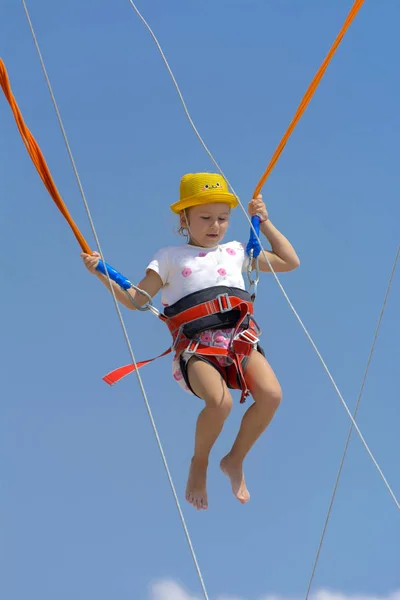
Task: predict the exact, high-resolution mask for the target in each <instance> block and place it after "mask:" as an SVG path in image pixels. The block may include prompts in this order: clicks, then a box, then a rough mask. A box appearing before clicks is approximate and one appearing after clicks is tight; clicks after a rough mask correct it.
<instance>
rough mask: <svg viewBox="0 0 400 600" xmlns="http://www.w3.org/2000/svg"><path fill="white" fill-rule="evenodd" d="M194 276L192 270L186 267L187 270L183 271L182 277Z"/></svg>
mask: <svg viewBox="0 0 400 600" xmlns="http://www.w3.org/2000/svg"><path fill="white" fill-rule="evenodd" d="M191 274H192V269H189V267H186V268H185V269H183V271H182V275H183V277H190V276H191Z"/></svg>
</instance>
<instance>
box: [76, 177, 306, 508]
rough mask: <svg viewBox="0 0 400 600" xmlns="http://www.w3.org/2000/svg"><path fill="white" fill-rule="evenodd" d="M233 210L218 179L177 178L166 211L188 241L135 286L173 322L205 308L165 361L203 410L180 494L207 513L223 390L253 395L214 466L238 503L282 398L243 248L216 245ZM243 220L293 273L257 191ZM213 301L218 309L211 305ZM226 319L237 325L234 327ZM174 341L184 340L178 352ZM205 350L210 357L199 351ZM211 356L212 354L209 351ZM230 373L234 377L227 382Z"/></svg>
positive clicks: (272, 258)
mask: <svg viewBox="0 0 400 600" xmlns="http://www.w3.org/2000/svg"><path fill="white" fill-rule="evenodd" d="M237 204H238V202H237V199H236V197H235V196H234V195H233V194H231V193H229V190H228V186H227V183H226V181H225V180H224V179H223V177H222V176H221V175H218V174H211V173H196V174H188V175H185V176H184V177H183V178H182V180H181V185H180V199H179V201H178V202H176V203H175V204H173V205H172V206H171V209H172V211H173V212H174V213H177V214H179V215H180V230H179V232H180V233H181V234H182V235H186V237H187V240H188V241H187V243H186V244H182V245H179V246H169V247H167V248H162V249H161V250H159V251H158V252H157V253H156V254H155V255H154V257H153V260H152V261H151V262H150V264H149V265H148V267H147V270H146V274H145V277H144V279H142V281H141V282H140V283H139V284H138V287H139V288H140V289H142V290H145V291H146V292H147V293H148V294H149V295H150V296H151V297H154V296H155V295H156V294H157V293H158V292H159V291H160V290H162V303H163V305H164V307H165V310H164V314H165V315H167V316H169V317H171V319H174V318H175V315H177V314H178V315H179V314H181V315H182V314H183V311H185V310H186V309H188V308H190V307H193V305H195V304H198V303H201V304H202V306H203V307H204V306H205V307H206V308H207V311H208V312H213V314H210V315H207V316H206V317H204V315H203V318H202V319H196V320H195V322H194V321H193V320H192V321H190V323H184V325H181V327H180V328H179V330H178V332H177V334H176V336H177V337H176V338H175V342H180V343H176V344H175V349H176V350H177V352H176V355H175V359H174V361H173V376H174V378H175V380H176V381H177V382H178V384H179V385H180V386H181V387H183V388H184V389H185V390H186V391H188V392H189V393H191V394H194V395H196V396H198V397H199V398H201V399H202V400H203V401H204V408H203V410H202V411H201V412H200V415H199V417H198V420H197V425H196V433H195V444H194V454H193V457H192V460H191V465H190V470H189V478H188V482H187V488H186V499H187V501H188V502H190V503H191V504H192V505H193V506H194V507H195V508H197V509H198V510H204V509H206V508H207V507H208V498H207V489H206V476H207V467H208V459H209V455H210V452H211V449H212V447H213V445H214V443H215V441H216V439H217V438H218V436H219V434H220V433H221V430H222V428H223V425H224V422H225V420H226V418H227V417H228V415H229V413H230V411H231V408H232V397H231V394H230V391H229V388H232V387H233V388H235V387H236V388H238V387H240V388H241V389H242V392H243V393H242V396H243V395H245V394H244V389H245V388H246V393H247V390H248V391H249V392H250V393H251V395H252V397H253V399H254V403H253V404H252V405H251V406H250V407H249V408H248V410H247V412H246V413H245V415H244V416H243V419H242V423H241V426H240V430H239V433H238V435H237V437H236V440H235V442H234V444H233V446H232V449H231V450H230V452H229V453H228V454H227V455H226V456H225V457H224V458H223V459H222V461H221V469H222V471H223V473H225V474H226V475H227V476H228V478H229V479H230V482H231V486H232V491H233V494H234V495H235V496H236V498H237V499H238V500H239V501H240V502H241V503H242V504H245V503H246V502H248V500H249V499H250V494H249V492H248V490H247V487H246V483H245V479H244V474H243V461H244V459H245V457H246V456H247V454H248V452H249V450H250V449H251V448H252V446H253V445H254V443H255V442H256V440H257V439H258V438H259V437H260V435H261V434H262V433H263V431H264V430H265V429H266V427H267V426H268V425H269V423H270V422H271V419H272V417H273V416H274V413H275V411H276V409H277V408H278V406H279V403H280V401H281V388H280V385H279V382H278V380H277V378H276V376H275V374H274V372H273V371H272V369H271V367H270V365H269V364H268V362H267V361H266V359H265V357H264V353H263V351H262V349H261V348H260V347H259V345H258V337H256V335H255V333H254V332H255V331H256V330H255V327H254V324H255V322H253V321H251V319H252V315H251V309H252V303H251V300H250V296H249V295H248V293H247V292H246V291H245V285H244V280H243V275H242V273H243V272H245V271H246V270H247V267H248V260H249V258H248V256H247V254H246V251H245V245H243V244H242V243H239V242H236V241H232V242H229V243H224V244H223V243H222V240H223V238H224V236H225V234H226V231H227V228H228V223H229V218H230V212H231V209H232V208H234V207H235V206H237ZM249 214H250V215H251V216H253V215H255V214H257V215H258V216H259V217H260V223H261V224H260V232H261V233H262V234H263V235H265V237H266V238H267V239H268V241H269V243H270V244H271V251H268V252H267V255H268V259H269V262H270V264H271V266H272V268H273V269H274V271H276V272H282V271H291V270H293V269H296V268H297V267H298V266H299V259H298V257H297V255H296V252H295V250H294V249H293V247H292V245H291V244H290V242H289V241H288V240H287V239H286V238H285V237H284V236H283V235H282V234H281V233H280V232H279V231H278V230H277V229H276V227H275V226H274V225H273V224H272V223H271V221H270V219H269V217H268V213H267V209H266V207H265V204H264V202H263V200H262V196H261V195H259V196H258V197H257V198H255V199H253V200H251V202H250V203H249ZM81 256H82V258H83V261H84V264H85V266H86V267H87V269H88V270H89V271H90V272H91V273H93V274H95V275H96V276H97V277H98V278H99V279H100V281H102V282H103V283H104V284H105V285H106V287H107V288H108V287H109V284H108V280H107V277H106V276H105V275H103V274H101V273H99V272H98V271H97V270H96V266H97V264H98V261H99V258H100V257H99V254H98V253H97V252H95V253H93V255H88V254H85V253H82V255H81ZM259 269H260V270H261V271H265V272H266V271H269V270H270V269H269V265H268V263H267V261H266V260H265V258H264V256H263V254H262V253H261V254H260V256H259ZM112 285H113V288H114V292H115V294H116V297H117V299H118V300H119V301H120V302H121V304H123V305H124V306H126V307H127V308H130V309H134V308H135V307H134V305H133V303H131V302H130V300H129V298H128V297H127V295H126V293H125V292H123V291H122V289H121V288H120V287H119V286H118V285H117V284H115V283H114V282H113V283H112ZM128 293H129V294H130V295H131V296H132V298H133V299H134V300H135V301H136V302H137V304H139V305H143V304H145V302H146V298H145V297H144V296H143V295H142V294H140V293H139V292H137V291H135V290H134V289H133V288H131V289H130V290H128ZM238 297H239V298H238ZM210 300H211V301H212V302H210ZM231 300H232V302H233V301H236V308H238V309H240V310H242V309H243V306H244V307H245V310H247V312H246V314H245V313H243V314H242V317H241V321H240V322H239V321H238V319H239V316H238V315H239V310H233V309H232V307H231V304H230V303H231ZM217 301H218V303H217V304H216V306H217V311H216V310H215V309H212V310H211V309H209V307H210V306H211V304H212V306H215V304H213V303H214V302H217ZM218 306H219V307H220V308H219V309H218ZM246 307H247V308H246ZM248 307H250V312H249V308H248ZM207 311H206V312H207ZM185 314H186V313H185ZM244 314H245V318H244V319H243V315H244ZM233 315H235V320H236V321H235V322H232V318H233ZM246 319H247V321H246ZM249 319H250V320H249ZM250 321H251V322H250ZM193 323H194V324H195V325H196V327H197V329H196V327H195V330H194V331H190V326H191V325H193ZM252 323H253V326H252V327H250V325H251V324H252ZM188 326H189V330H188V328H187V327H188ZM185 327H186V329H185ZM192 329H193V327H192ZM256 333H258V331H256ZM182 339H184V340H186V342H188V344H186V346H185V344H184V346H183V349H182V343H181V340H182ZM243 344H245V346H244V345H243ZM249 344H250V345H249ZM244 347H245V350H243V348H244ZM246 348H247V350H246ZM208 351H209V352H210V354H209V355H207V354H206V353H207V352H208ZM213 352H215V353H217V355H213V354H212V353H213ZM219 352H221V354H218V353H219ZM240 353H241V354H240ZM239 354H240V356H239V358H237V357H238V355H239ZM245 354H246V356H245ZM232 369H234V370H235V371H234V375H235V376H236V377H233V379H232ZM232 381H234V383H232Z"/></svg>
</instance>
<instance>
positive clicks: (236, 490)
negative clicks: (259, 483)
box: [220, 454, 250, 504]
mask: <svg viewBox="0 0 400 600" xmlns="http://www.w3.org/2000/svg"><path fill="white" fill-rule="evenodd" d="M220 467H221V470H222V472H223V473H225V475H227V476H228V477H229V479H230V481H231V486H232V492H233V494H234V496H236V498H237V499H238V500H239V502H241V503H242V504H246V502H248V501H249V500H250V493H249V490H248V489H247V487H246V482H245V480H244V474H243V463H235V462H234V461H233V460H232V459H231V458H230V457H229V454H227V455H226V456H225V458H223V459H222V460H221V464H220Z"/></svg>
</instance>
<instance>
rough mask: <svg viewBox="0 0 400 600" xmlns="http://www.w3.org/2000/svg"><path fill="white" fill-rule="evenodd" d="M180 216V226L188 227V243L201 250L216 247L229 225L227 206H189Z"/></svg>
mask: <svg viewBox="0 0 400 600" xmlns="http://www.w3.org/2000/svg"><path fill="white" fill-rule="evenodd" d="M185 212H186V217H187V220H188V223H186V219H185V213H183V214H182V215H181V225H182V226H183V227H189V234H190V241H189V243H191V244H193V245H195V246H202V247H203V248H212V247H213V246H217V245H218V244H219V242H220V241H221V240H222V238H223V237H224V235H225V233H226V230H227V228H228V223H229V214H230V208H229V205H228V204H223V203H221V202H214V203H212V204H205V205H204V206H191V207H190V208H189V209H186V211H185Z"/></svg>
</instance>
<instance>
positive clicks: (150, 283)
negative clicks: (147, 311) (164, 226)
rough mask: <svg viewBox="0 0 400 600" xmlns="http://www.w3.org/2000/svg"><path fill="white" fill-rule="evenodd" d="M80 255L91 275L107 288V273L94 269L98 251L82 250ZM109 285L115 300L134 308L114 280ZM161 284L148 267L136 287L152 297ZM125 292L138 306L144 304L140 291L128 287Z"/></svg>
mask: <svg viewBox="0 0 400 600" xmlns="http://www.w3.org/2000/svg"><path fill="white" fill-rule="evenodd" d="M81 257H82V259H83V262H84V264H85V266H86V268H87V269H88V270H89V271H90V272H91V273H92V274H93V275H96V277H97V279H99V280H100V281H101V283H103V284H104V285H105V286H106V288H107V289H108V290H109V289H110V285H109V283H108V278H107V275H104V274H103V273H100V272H99V271H96V267H97V264H98V262H99V260H100V254H99V253H98V252H94V253H93V254H92V255H90V254H85V253H84V252H82V254H81ZM111 285H112V287H113V290H114V293H115V297H116V298H117V300H118V301H119V302H120V303H121V304H123V305H124V306H126V308H129V309H130V310H136V307H135V305H134V304H133V302H131V301H130V300H129V298H128V297H127V294H126V293H125V292H124V290H122V289H121V288H120V287H119V285H118V284H117V283H115V281H111ZM162 285H163V283H162V280H161V277H160V276H159V275H158V273H156V272H155V271H152V270H150V269H149V270H148V271H147V273H146V275H145V277H144V278H143V279H142V281H141V282H140V283H138V285H137V287H138V288H140V289H141V290H143V291H145V292H147V293H148V294H149V296H151V297H152V298H153V297H154V296H156V294H158V292H159V291H160V289H161V288H162ZM127 293H128V294H129V295H130V296H131V297H132V298H133V299H134V300H135V302H136V303H137V304H138V305H139V306H143V304H146V302H147V298H146V296H144V295H143V294H141V293H140V292H137V291H136V290H134V289H133V288H130V289H129V290H127Z"/></svg>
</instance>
